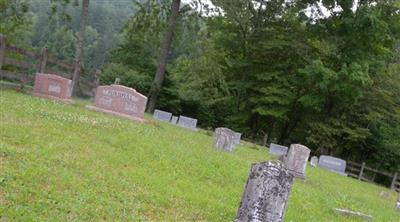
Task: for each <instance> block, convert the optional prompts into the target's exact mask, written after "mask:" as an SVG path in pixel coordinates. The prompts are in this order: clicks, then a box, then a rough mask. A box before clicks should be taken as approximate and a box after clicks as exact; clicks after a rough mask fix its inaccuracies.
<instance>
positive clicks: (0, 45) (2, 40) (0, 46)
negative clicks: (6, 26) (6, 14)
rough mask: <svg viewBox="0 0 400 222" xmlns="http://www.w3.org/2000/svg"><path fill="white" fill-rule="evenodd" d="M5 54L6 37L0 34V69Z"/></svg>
mask: <svg viewBox="0 0 400 222" xmlns="http://www.w3.org/2000/svg"><path fill="white" fill-rule="evenodd" d="M5 54H6V37H5V36H3V35H1V34H0V70H1V67H2V66H3V61H4V57H5Z"/></svg>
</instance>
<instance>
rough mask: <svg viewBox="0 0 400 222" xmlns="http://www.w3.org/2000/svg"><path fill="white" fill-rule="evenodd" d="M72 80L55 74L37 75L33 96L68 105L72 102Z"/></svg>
mask: <svg viewBox="0 0 400 222" xmlns="http://www.w3.org/2000/svg"><path fill="white" fill-rule="evenodd" d="M71 82H72V81H71V80H69V79H66V78H63V77H61V76H57V75H53V74H44V73H37V74H36V76H35V86H34V88H33V95H34V96H38V97H43V98H49V99H53V100H58V101H62V102H66V103H72V100H71Z"/></svg>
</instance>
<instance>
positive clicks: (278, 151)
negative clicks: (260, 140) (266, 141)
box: [269, 143, 289, 156]
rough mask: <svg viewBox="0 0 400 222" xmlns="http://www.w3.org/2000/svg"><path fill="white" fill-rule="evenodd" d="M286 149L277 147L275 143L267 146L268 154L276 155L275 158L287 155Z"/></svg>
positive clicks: (285, 147) (280, 146)
mask: <svg viewBox="0 0 400 222" xmlns="http://www.w3.org/2000/svg"><path fill="white" fill-rule="evenodd" d="M288 149H289V148H288V147H287V146H282V145H278V144H275V143H271V144H270V145H269V153H270V154H273V155H276V156H284V155H286V154H287V151H288Z"/></svg>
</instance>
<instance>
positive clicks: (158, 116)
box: [153, 109, 172, 122]
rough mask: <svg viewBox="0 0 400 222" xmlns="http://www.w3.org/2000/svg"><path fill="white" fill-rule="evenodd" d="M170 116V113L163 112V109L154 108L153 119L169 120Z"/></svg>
mask: <svg viewBox="0 0 400 222" xmlns="http://www.w3.org/2000/svg"><path fill="white" fill-rule="evenodd" d="M171 116H172V113H169V112H165V111H162V110H158V109H155V110H154V113H153V118H154V119H157V120H160V121H164V122H169V121H170V120H171Z"/></svg>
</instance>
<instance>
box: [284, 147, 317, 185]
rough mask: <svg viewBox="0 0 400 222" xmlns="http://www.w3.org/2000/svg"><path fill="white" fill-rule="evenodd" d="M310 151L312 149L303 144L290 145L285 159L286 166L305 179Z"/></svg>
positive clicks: (298, 176)
mask: <svg viewBox="0 0 400 222" xmlns="http://www.w3.org/2000/svg"><path fill="white" fill-rule="evenodd" d="M310 152H311V151H310V149H308V148H307V147H306V146H303V145H301V144H292V145H290V149H289V153H288V154H287V156H286V159H285V166H286V168H287V169H288V170H290V172H291V173H292V174H293V175H294V176H295V177H297V178H300V179H303V180H304V179H305V172H306V167H307V162H308V157H309V156H310Z"/></svg>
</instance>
